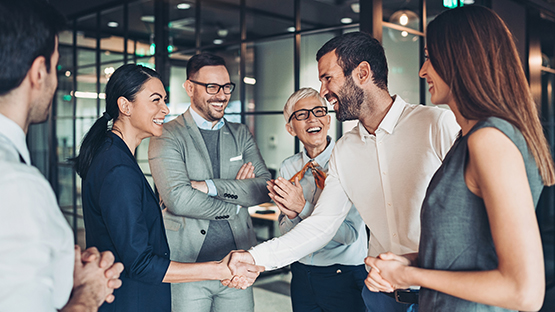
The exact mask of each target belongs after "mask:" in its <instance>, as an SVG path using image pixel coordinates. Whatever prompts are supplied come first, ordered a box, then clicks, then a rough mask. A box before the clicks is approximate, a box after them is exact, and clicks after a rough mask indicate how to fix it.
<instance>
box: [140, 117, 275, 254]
mask: <svg viewBox="0 0 555 312" xmlns="http://www.w3.org/2000/svg"><path fill="white" fill-rule="evenodd" d="M189 109H190V108H189ZM222 130H223V132H222V134H221V137H220V179H213V177H214V175H213V173H212V164H211V162H210V156H209V155H208V150H207V148H206V144H205V143H204V140H203V138H202V135H201V134H200V131H199V129H198V127H197V125H196V123H195V121H194V120H193V117H192V116H191V113H190V112H189V110H187V111H186V112H185V113H183V114H182V115H180V116H178V117H177V118H175V119H174V120H172V121H170V122H168V123H166V124H165V125H164V132H163V134H162V135H161V136H160V137H153V138H151V139H150V145H149V148H148V160H149V164H150V169H151V172H152V177H153V178H154V183H155V184H156V187H157V188H158V191H159V193H160V196H161V198H162V200H163V202H164V205H165V206H166V209H165V210H164V223H165V226H166V234H167V237H168V243H169V245H170V251H171V253H170V254H171V260H175V261H180V262H195V261H196V259H197V256H198V254H199V251H200V249H201V247H202V244H203V242H204V238H205V237H206V231H207V229H208V225H209V223H210V220H224V219H225V220H227V221H228V222H229V225H230V226H231V230H232V232H233V237H234V239H235V244H236V245H237V248H239V249H248V248H250V247H251V246H253V245H255V244H256V236H255V234H254V231H253V227H252V220H251V218H250V216H249V213H248V210H247V209H246V207H249V206H253V205H257V204H260V203H263V202H267V201H269V200H270V198H269V197H268V191H267V189H266V181H267V180H269V179H270V178H271V176H270V173H269V172H268V169H267V168H266V164H265V163H264V160H263V159H262V156H261V155H260V151H259V150H258V147H257V145H256V142H255V141H254V138H253V136H252V134H251V133H250V131H249V129H248V128H247V126H245V125H243V124H239V123H230V122H227V121H225V125H224V126H223V128H222ZM247 162H252V164H253V166H254V174H255V176H256V178H254V179H245V180H236V179H235V176H236V175H237V172H238V171H239V169H240V168H241V166H242V165H243V163H247ZM207 179H212V180H213V181H214V184H215V186H216V189H217V191H218V195H217V196H214V197H213V196H209V195H207V194H205V193H203V192H200V191H198V190H195V189H193V188H192V187H191V182H190V181H203V180H207ZM237 205H241V206H244V208H240V209H239V211H238V208H237Z"/></svg>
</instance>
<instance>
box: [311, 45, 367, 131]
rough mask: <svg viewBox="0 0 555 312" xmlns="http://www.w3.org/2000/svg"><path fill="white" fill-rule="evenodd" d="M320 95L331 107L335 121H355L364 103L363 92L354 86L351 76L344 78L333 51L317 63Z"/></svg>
mask: <svg viewBox="0 0 555 312" xmlns="http://www.w3.org/2000/svg"><path fill="white" fill-rule="evenodd" d="M318 74H319V76H320V82H321V83H322V86H321V87H320V95H321V96H322V97H324V98H326V100H328V102H329V103H330V104H331V105H333V109H334V110H335V112H336V117H337V120H339V121H346V120H355V119H359V117H360V110H361V107H362V104H363V103H364V91H363V90H362V89H361V88H360V87H359V86H357V85H356V84H355V82H354V81H353V78H352V77H351V76H349V77H345V75H344V74H343V69H342V68H341V66H340V65H339V63H338V62H337V55H336V54H335V51H331V52H329V53H327V54H325V55H324V56H322V57H321V58H320V60H319V61H318Z"/></svg>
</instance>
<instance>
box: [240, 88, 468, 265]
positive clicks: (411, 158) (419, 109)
mask: <svg viewBox="0 0 555 312" xmlns="http://www.w3.org/2000/svg"><path fill="white" fill-rule="evenodd" d="M458 132H459V126H458V125H457V123H456V121H455V117H454V115H453V113H452V112H451V111H448V110H444V109H440V108H436V107H428V106H422V105H411V104H407V103H406V102H405V101H403V100H402V99H401V98H400V97H399V96H396V97H395V101H394V102H393V105H392V107H391V108H390V110H389V111H388V113H387V114H386V116H385V117H384V119H383V120H382V122H381V123H380V125H379V126H378V129H377V130H376V132H375V135H373V134H370V133H368V131H367V130H366V129H365V128H364V127H363V126H362V124H360V123H358V125H357V126H356V127H354V128H353V129H352V130H351V131H349V132H347V133H346V134H345V135H344V136H343V137H342V138H341V139H340V140H339V141H338V142H337V143H336V146H335V148H334V150H333V152H332V156H331V159H330V165H329V172H328V177H327V179H326V185H325V187H324V190H323V192H322V194H321V195H320V199H319V200H318V203H317V204H316V207H315V208H314V212H313V213H312V215H311V216H310V217H308V218H306V219H305V220H303V222H301V223H300V224H299V225H297V226H296V227H295V228H294V229H292V230H291V231H290V232H288V233H287V234H285V235H283V236H281V237H279V238H275V239H273V240H271V241H268V242H265V243H262V244H260V245H258V246H255V247H253V248H252V249H251V250H250V253H251V254H252V256H253V258H254V259H255V261H256V264H258V265H263V266H265V267H266V268H267V269H276V268H279V267H282V266H285V265H287V264H290V263H292V262H294V261H296V260H298V259H300V258H302V257H303V256H305V255H307V254H309V253H311V252H314V251H315V250H317V249H319V248H320V246H322V245H324V244H326V243H327V242H328V241H330V240H331V238H332V237H333V235H334V234H335V232H336V230H337V229H338V228H339V226H340V225H341V223H342V222H343V220H344V219H345V216H346V215H347V213H348V212H349V209H350V208H351V206H352V205H353V204H354V205H355V206H356V207H357V209H358V211H359V213H360V215H361V216H362V218H363V220H364V222H365V223H366V225H367V226H368V227H369V228H370V241H369V249H368V254H369V255H370V256H377V255H378V254H379V253H382V252H386V251H392V252H394V253H397V254H403V253H410V252H416V251H417V249H418V242H419V238H420V207H421V204H422V200H423V199H424V195H425V192H426V188H427V186H428V183H429V182H430V179H431V178H432V175H433V174H434V173H435V171H436V170H437V168H438V167H439V166H440V165H441V162H442V160H443V158H444V157H445V155H446V154H447V152H448V151H449V149H450V148H451V145H452V143H453V141H454V140H455V138H456V136H457V134H458Z"/></svg>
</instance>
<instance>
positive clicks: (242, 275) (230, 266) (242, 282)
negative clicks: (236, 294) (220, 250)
mask: <svg viewBox="0 0 555 312" xmlns="http://www.w3.org/2000/svg"><path fill="white" fill-rule="evenodd" d="M219 265H221V266H225V267H226V270H224V272H226V273H225V275H224V277H223V278H222V279H221V280H220V281H221V283H222V284H223V285H224V286H227V287H230V288H237V289H246V288H247V287H249V286H251V285H252V284H253V283H254V281H256V278H257V277H258V275H259V274H260V272H264V270H265V268H264V267H263V266H260V265H256V264H254V258H253V257H252V256H251V254H250V253H249V252H247V251H244V250H234V251H231V252H230V253H229V254H228V255H227V256H226V257H225V258H223V259H222V260H221V261H220V263H219Z"/></svg>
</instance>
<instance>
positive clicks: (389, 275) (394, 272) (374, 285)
mask: <svg viewBox="0 0 555 312" xmlns="http://www.w3.org/2000/svg"><path fill="white" fill-rule="evenodd" d="M411 257H412V255H411V256H408V255H407V256H399V255H396V254H394V253H391V252H387V253H383V254H380V255H378V257H377V258H374V257H367V258H366V259H365V261H364V262H365V263H366V265H368V266H370V268H371V269H370V272H368V277H367V278H366V280H365V281H364V283H365V284H366V286H367V287H368V289H369V290H370V291H373V292H378V291H382V292H392V291H394V290H395V289H406V288H409V287H410V286H412V285H411V284H410V282H408V280H407V274H406V272H407V270H406V269H407V268H408V266H410V265H411V263H412V261H411V259H410V258H411Z"/></svg>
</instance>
